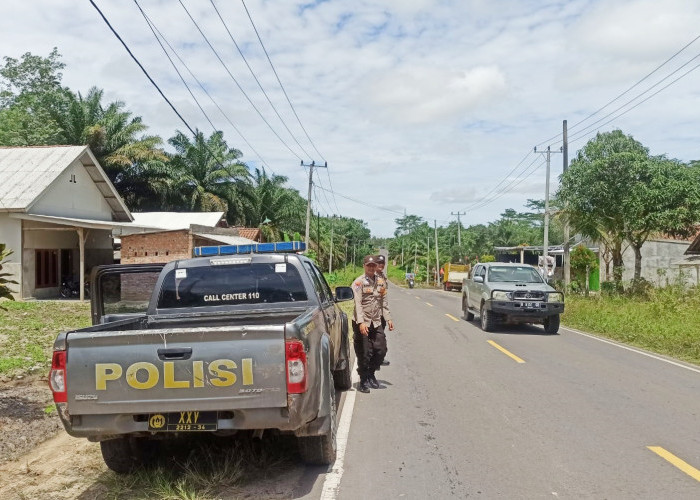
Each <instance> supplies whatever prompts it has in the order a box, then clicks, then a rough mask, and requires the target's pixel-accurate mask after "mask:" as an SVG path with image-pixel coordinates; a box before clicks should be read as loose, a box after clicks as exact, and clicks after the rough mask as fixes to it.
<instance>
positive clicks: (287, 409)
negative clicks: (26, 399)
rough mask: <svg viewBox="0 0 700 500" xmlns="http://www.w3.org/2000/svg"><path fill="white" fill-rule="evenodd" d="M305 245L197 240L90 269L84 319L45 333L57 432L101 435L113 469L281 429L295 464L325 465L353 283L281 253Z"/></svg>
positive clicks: (345, 385) (332, 447) (345, 365)
mask: <svg viewBox="0 0 700 500" xmlns="http://www.w3.org/2000/svg"><path fill="white" fill-rule="evenodd" d="M303 247H304V244H303V243H300V242H283V243H266V244H257V245H244V246H226V247H201V248H196V249H195V255H200V256H199V257H195V258H192V259H187V260H178V261H174V262H170V263H168V264H166V265H164V266H163V265H146V264H144V265H132V266H129V265H114V266H100V267H99V268H96V269H95V270H94V271H93V274H92V286H93V288H92V289H93V294H92V317H93V326H92V327H88V328H83V329H80V330H73V331H68V332H64V333H60V334H59V335H58V337H57V338H56V341H55V343H54V352H53V358H52V363H51V371H50V374H49V383H50V387H51V390H52V392H53V397H54V401H55V402H56V406H57V408H58V410H59V411H58V413H59V415H60V418H61V420H62V422H63V425H64V427H65V429H66V431H67V432H68V433H69V434H70V435H71V436H75V437H85V438H87V439H89V440H91V441H99V442H100V446H101V450H102V456H103V458H104V461H105V463H106V464H107V466H108V467H109V468H110V469H112V470H114V471H116V472H120V473H124V472H129V471H132V470H134V469H135V468H136V467H138V466H140V465H144V464H146V463H148V462H149V461H150V459H151V458H152V457H153V456H154V454H155V453H157V450H158V445H159V444H160V443H161V442H162V440H164V439H168V438H173V437H175V436H178V435H182V434H184V433H195V432H209V433H213V434H215V435H221V436H228V435H231V434H233V433H235V432H237V431H241V430H252V431H254V433H256V434H258V435H259V434H261V433H262V431H263V430H266V429H275V430H277V431H281V432H285V433H293V434H294V435H296V436H297V438H298V442H299V450H300V454H301V456H302V458H303V459H304V460H305V461H306V462H308V463H314V464H330V463H332V462H333V461H334V460H335V453H336V442H335V440H336V403H335V390H336V389H340V390H345V389H349V388H350V386H351V381H350V369H351V367H350V356H349V339H348V322H347V317H346V315H345V314H344V313H343V312H342V311H341V310H340V308H339V307H338V306H337V305H336V303H337V302H340V301H344V300H350V299H352V297H353V292H352V289H351V288H349V287H338V288H336V290H335V294H333V292H331V289H330V287H329V286H328V284H327V283H326V281H325V279H324V277H323V274H322V273H321V271H320V270H319V269H318V267H316V265H315V264H314V263H313V262H312V261H311V260H309V259H308V258H306V257H304V256H303V255H299V254H297V253H283V252H281V250H291V251H296V250H300V249H303ZM154 285H155V286H154ZM145 290H148V291H149V292H144V291H145ZM150 290H152V292H150ZM145 293H147V294H148V295H149V296H150V299H149V300H147V301H146V300H144V298H145V296H148V295H145ZM144 308H145V310H144Z"/></svg>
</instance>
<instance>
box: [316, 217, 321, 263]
mask: <svg viewBox="0 0 700 500" xmlns="http://www.w3.org/2000/svg"><path fill="white" fill-rule="evenodd" d="M316 250H317V252H316V254H317V257H318V261H319V262H321V212H316Z"/></svg>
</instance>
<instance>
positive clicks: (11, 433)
mask: <svg viewBox="0 0 700 500" xmlns="http://www.w3.org/2000/svg"><path fill="white" fill-rule="evenodd" d="M52 404H53V397H52V395H51V391H50V390H49V387H48V384H47V382H46V379H45V378H39V377H30V378H23V379H20V380H14V381H5V382H2V383H0V429H2V434H0V464H2V463H4V462H7V461H8V460H11V459H13V458H16V457H19V456H20V455H22V454H24V453H26V452H27V451H28V450H31V449H32V448H34V447H35V446H36V445H38V444H39V443H42V442H44V441H46V440H47V439H49V438H51V437H53V436H54V435H56V433H57V432H58V431H60V430H61V429H63V426H62V425H61V421H60V420H59V418H58V415H57V413H56V411H55V410H54V411H51V408H52V407H51V405H52Z"/></svg>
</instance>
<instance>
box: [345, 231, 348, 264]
mask: <svg viewBox="0 0 700 500" xmlns="http://www.w3.org/2000/svg"><path fill="white" fill-rule="evenodd" d="M345 267H348V239H347V238H345Z"/></svg>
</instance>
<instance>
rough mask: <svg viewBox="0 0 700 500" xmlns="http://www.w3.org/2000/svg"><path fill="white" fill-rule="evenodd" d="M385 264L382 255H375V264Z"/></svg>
mask: <svg viewBox="0 0 700 500" xmlns="http://www.w3.org/2000/svg"><path fill="white" fill-rule="evenodd" d="M385 263H386V259H385V258H384V256H383V255H382V254H379V255H377V264H385Z"/></svg>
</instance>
